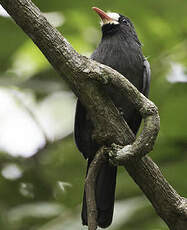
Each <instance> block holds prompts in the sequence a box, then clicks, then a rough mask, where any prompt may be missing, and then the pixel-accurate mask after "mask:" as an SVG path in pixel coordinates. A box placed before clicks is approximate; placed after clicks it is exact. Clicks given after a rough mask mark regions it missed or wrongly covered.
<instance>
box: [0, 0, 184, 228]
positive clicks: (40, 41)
mask: <svg viewBox="0 0 187 230" xmlns="http://www.w3.org/2000/svg"><path fill="white" fill-rule="evenodd" d="M0 3H1V5H2V6H3V7H4V8H5V10H6V11H7V12H8V13H9V14H10V15H11V16H12V18H13V19H14V20H15V22H16V23H17V24H18V25H19V26H20V27H21V28H22V29H23V31H24V32H25V33H26V34H27V35H28V36H29V37H30V38H31V39H32V40H33V42H34V43H35V44H36V45H37V46H38V47H39V49H40V50H41V51H42V52H43V54H44V55H45V57H46V58H47V59H48V60H49V62H50V63H51V65H52V66H53V67H54V69H55V70H56V71H58V73H59V74H60V75H61V76H63V77H64V78H65V80H66V81H67V83H68V84H69V86H70V87H71V88H72V90H73V91H74V92H75V94H76V95H77V96H78V97H79V98H80V100H81V102H82V104H83V105H85V107H86V108H87V110H88V112H89V114H90V117H91V118H92V121H93V124H94V127H95V133H94V138H95V139H96V141H97V142H98V143H99V144H100V145H107V146H108V145H111V144H112V143H115V144H117V145H120V146H125V145H127V144H128V146H126V147H124V148H122V150H121V149H120V150H119V149H118V148H117V149H116V148H115V150H116V151H114V152H115V153H116V155H115V154H113V153H112V156H111V160H112V161H115V163H117V164H123V165H124V166H125V168H126V170H127V171H128V173H129V174H130V175H131V176H132V178H133V179H134V181H135V182H136V183H137V184H138V185H139V187H140V188H141V189H142V191H143V192H144V193H145V195H146V196H147V197H148V199H149V200H150V201H151V203H152V204H153V206H154V208H155V210H156V212H157V213H158V214H159V215H160V217H161V218H162V219H163V220H164V221H165V222H166V223H167V225H168V226H169V228H170V229H172V230H183V229H186V224H185V223H187V211H186V209H187V203H186V199H184V198H182V197H180V196H179V195H178V194H177V193H176V191H175V190H174V189H173V188H172V187H171V186H170V185H169V184H168V182H167V181H166V180H165V178H164V177H163V175H162V174H161V172H160V171H159V169H158V167H157V166H156V165H155V164H154V163H153V162H152V160H151V159H150V158H149V157H143V158H142V156H145V155H146V154H147V153H148V152H150V151H151V150H152V148H153V145H154V142H155V140H156V137H157V134H158V130H159V116H158V110H157V108H156V107H155V106H154V104H153V103H152V102H150V101H149V100H148V99H146V98H145V97H144V96H143V95H142V94H141V93H139V92H138V90H137V89H136V88H135V87H134V86H133V85H132V84H131V83H130V82H128V80H127V79H125V78H124V77H123V76H122V75H120V74H119V73H117V72H116V71H114V70H112V69H111V68H109V67H107V66H104V65H101V64H99V63H97V62H95V61H93V60H90V59H88V58H86V57H83V56H81V55H79V54H78V53H77V52H76V51H75V50H74V49H73V48H72V47H71V46H70V44H69V43H68V42H67V41H66V39H65V38H63V37H62V35H61V34H60V33H59V32H58V31H57V30H56V29H55V28H53V27H52V26H51V25H50V24H49V23H48V21H47V20H46V19H45V17H44V16H43V15H42V14H41V12H40V11H39V9H38V8H37V7H36V6H35V5H34V4H33V3H32V2H31V1H30V0H14V1H12V0H0ZM101 84H102V85H104V84H105V85H106V84H108V85H109V86H110V84H112V85H116V86H117V87H118V88H119V90H120V91H121V93H122V94H124V95H125V96H127V97H128V98H129V100H131V101H132V103H133V104H134V106H135V107H136V108H137V109H138V110H139V111H140V113H141V115H142V117H143V118H144V119H145V125H144V129H143V132H142V133H141V135H140V136H139V137H138V138H137V139H136V140H135V137H134V135H133V133H132V131H131V130H130V128H129V127H128V125H127V123H126V122H125V121H124V120H123V118H122V116H121V115H120V113H119V112H118V110H117V109H116V107H115V106H114V104H113V103H112V101H111V100H110V98H109V97H108V96H107V95H105V94H104V93H103V90H102V85H101ZM109 117H110V119H108V118H109ZM134 140H135V141H134ZM118 150H119V151H118ZM110 153H111V152H110ZM97 162H99V160H98V158H96V163H95V164H96V165H97V164H99V163H97ZM96 167H100V166H99V165H98V166H96ZM96 172H97V170H96ZM94 173H95V172H94ZM96 174H97V173H95V174H94V175H95V176H96ZM89 175H90V173H89ZM91 176H92V173H91ZM91 176H90V178H91ZM95 176H94V177H95ZM94 177H93V180H92V181H94ZM87 180H89V178H87ZM86 184H87V183H86ZM93 184H94V182H92V185H93ZM92 191H93V190H92ZM93 201H94V200H93ZM88 203H89V201H88ZM88 211H89V210H88ZM89 213H91V212H90V211H89Z"/></svg>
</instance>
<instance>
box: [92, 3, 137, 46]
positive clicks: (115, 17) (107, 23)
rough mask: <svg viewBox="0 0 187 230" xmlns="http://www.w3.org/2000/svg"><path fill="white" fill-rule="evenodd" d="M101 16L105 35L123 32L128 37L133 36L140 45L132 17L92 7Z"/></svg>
mask: <svg viewBox="0 0 187 230" xmlns="http://www.w3.org/2000/svg"><path fill="white" fill-rule="evenodd" d="M92 9H93V10H94V11H95V12H96V13H97V14H98V15H99V16H100V18H101V27H102V32H103V36H107V35H113V34H115V33H116V32H120V33H123V34H124V35H125V36H127V37H132V38H133V39H135V40H136V42H137V43H138V44H139V45H140V42H139V40H138V37H137V34H136V31H135V28H134V25H133V23H132V22H131V21H130V19H129V18H128V17H126V16H123V15H121V14H118V13H114V12H107V13H106V12H104V11H103V10H101V9H99V8H97V7H92Z"/></svg>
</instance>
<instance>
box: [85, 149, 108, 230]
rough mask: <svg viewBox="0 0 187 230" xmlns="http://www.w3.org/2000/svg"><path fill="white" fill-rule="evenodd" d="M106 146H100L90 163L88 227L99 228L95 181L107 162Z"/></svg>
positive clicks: (87, 183) (86, 189)
mask: <svg viewBox="0 0 187 230" xmlns="http://www.w3.org/2000/svg"><path fill="white" fill-rule="evenodd" d="M104 150H105V147H102V148H100V149H99V150H98V151H97V153H96V155H95V157H94V159H93V161H92V162H91V164H90V167H89V170H88V174H87V177H86V181H85V192H86V203H87V216H88V229H89V230H96V229H97V226H98V224H97V207H96V200H95V183H96V178H97V175H98V172H99V170H100V168H101V166H102V164H103V163H104V162H106V157H105V155H104Z"/></svg>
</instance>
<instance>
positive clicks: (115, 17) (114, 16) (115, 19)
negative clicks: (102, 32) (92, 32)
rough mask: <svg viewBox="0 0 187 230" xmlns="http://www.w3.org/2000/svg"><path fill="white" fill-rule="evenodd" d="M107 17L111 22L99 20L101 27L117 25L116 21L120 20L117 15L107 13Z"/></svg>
mask: <svg viewBox="0 0 187 230" xmlns="http://www.w3.org/2000/svg"><path fill="white" fill-rule="evenodd" d="M107 15H108V16H109V17H110V18H111V19H113V20H111V21H108V20H106V21H103V20H101V22H100V24H101V26H103V25H105V24H119V22H118V19H119V18H120V15H119V14H118V13H113V12H107Z"/></svg>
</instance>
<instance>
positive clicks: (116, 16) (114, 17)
mask: <svg viewBox="0 0 187 230" xmlns="http://www.w3.org/2000/svg"><path fill="white" fill-rule="evenodd" d="M107 15H108V16H109V17H110V18H112V19H114V20H116V21H118V19H119V18H120V15H119V14H118V13H113V12H107Z"/></svg>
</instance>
